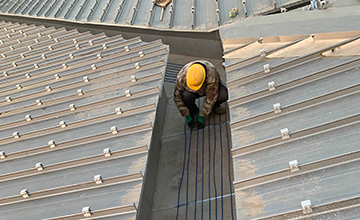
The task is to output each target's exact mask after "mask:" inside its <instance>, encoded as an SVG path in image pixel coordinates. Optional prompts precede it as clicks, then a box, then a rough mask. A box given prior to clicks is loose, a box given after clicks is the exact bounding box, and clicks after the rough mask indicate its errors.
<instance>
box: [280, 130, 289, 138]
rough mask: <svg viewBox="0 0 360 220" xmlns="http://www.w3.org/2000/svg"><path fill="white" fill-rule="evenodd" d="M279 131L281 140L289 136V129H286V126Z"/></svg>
mask: <svg viewBox="0 0 360 220" xmlns="http://www.w3.org/2000/svg"><path fill="white" fill-rule="evenodd" d="M280 133H281V138H282V139H283V140H285V139H288V138H290V135H289V129H288V128H284V129H281V130H280Z"/></svg>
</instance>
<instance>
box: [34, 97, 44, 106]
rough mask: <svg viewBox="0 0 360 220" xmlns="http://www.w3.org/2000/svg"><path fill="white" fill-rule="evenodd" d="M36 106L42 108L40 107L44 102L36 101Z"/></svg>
mask: <svg viewBox="0 0 360 220" xmlns="http://www.w3.org/2000/svg"><path fill="white" fill-rule="evenodd" d="M35 103H36V105H38V106H40V105H42V104H43V103H42V101H41V100H40V99H38V100H36V102H35Z"/></svg>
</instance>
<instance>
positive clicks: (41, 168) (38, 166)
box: [35, 162, 44, 171]
mask: <svg viewBox="0 0 360 220" xmlns="http://www.w3.org/2000/svg"><path fill="white" fill-rule="evenodd" d="M35 168H36V169H37V170H38V171H42V170H44V166H43V165H42V163H41V162H39V163H37V164H35Z"/></svg>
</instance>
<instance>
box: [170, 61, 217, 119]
mask: <svg viewBox="0 0 360 220" xmlns="http://www.w3.org/2000/svg"><path fill="white" fill-rule="evenodd" d="M194 63H201V64H203V65H204V66H206V79H205V82H204V84H203V85H202V87H201V88H200V89H199V90H198V91H194V90H191V89H190V88H189V87H188V86H187V85H186V74H187V71H188V69H189V67H190V66H191V65H192V64H194ZM219 83H220V75H219V73H218V72H217V71H216V69H215V67H214V65H213V64H212V63H210V62H208V61H205V60H196V61H193V62H190V63H188V64H186V65H185V66H184V67H183V68H182V69H181V70H180V72H179V74H178V75H177V79H176V87H175V91H174V101H175V104H176V106H177V107H178V109H179V111H180V113H181V115H182V116H184V117H186V116H188V115H190V111H189V109H188V108H187V107H186V105H185V104H184V102H183V100H182V95H181V94H182V93H183V91H184V90H187V91H189V92H193V93H197V94H199V95H200V96H206V99H205V102H204V105H203V107H202V108H201V110H200V113H199V115H201V116H203V117H205V116H207V115H208V114H210V112H211V110H212V107H213V106H214V104H215V102H216V100H217V98H218V91H219Z"/></svg>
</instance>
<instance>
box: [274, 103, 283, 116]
mask: <svg viewBox="0 0 360 220" xmlns="http://www.w3.org/2000/svg"><path fill="white" fill-rule="evenodd" d="M273 107H274V112H275V114H277V113H280V112H281V105H280V103H276V104H274V105H273Z"/></svg>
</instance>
